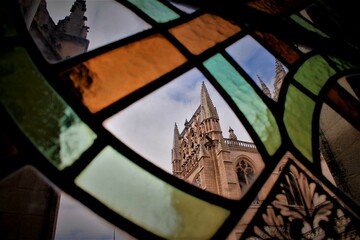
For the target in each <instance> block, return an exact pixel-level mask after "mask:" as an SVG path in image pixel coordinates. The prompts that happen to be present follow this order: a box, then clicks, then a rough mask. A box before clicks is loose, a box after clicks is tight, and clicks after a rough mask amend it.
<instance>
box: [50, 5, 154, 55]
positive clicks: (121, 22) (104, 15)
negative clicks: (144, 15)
mask: <svg viewBox="0 0 360 240" xmlns="http://www.w3.org/2000/svg"><path fill="white" fill-rule="evenodd" d="M46 2H47V8H48V11H49V13H50V16H51V18H52V19H53V21H54V22H55V24H57V23H58V21H59V20H62V19H64V18H65V16H68V15H70V9H71V6H72V5H73V3H74V2H75V0H47V1H46ZM85 16H86V17H87V21H86V22H85V24H86V25H87V26H88V27H90V28H89V32H88V36H87V38H88V39H89V40H90V44H89V49H88V50H89V51H90V50H92V49H95V48H98V47H101V46H103V45H106V44H108V43H111V42H114V41H117V40H120V39H123V38H125V37H128V36H131V35H133V34H135V33H138V32H142V31H144V30H146V29H149V28H151V26H150V25H149V24H147V23H146V22H144V21H143V20H142V19H141V18H139V17H138V16H137V15H136V14H134V13H133V12H131V11H129V9H127V8H126V7H124V6H123V5H121V4H119V3H118V2H116V1H114V0H87V1H86V12H85Z"/></svg>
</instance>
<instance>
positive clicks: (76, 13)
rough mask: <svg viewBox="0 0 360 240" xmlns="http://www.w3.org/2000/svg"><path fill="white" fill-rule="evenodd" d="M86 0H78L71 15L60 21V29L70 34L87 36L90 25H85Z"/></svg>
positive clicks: (72, 8)
mask: <svg viewBox="0 0 360 240" xmlns="http://www.w3.org/2000/svg"><path fill="white" fill-rule="evenodd" d="M85 11H86V0H76V1H75V2H74V4H73V5H72V7H71V9H70V12H71V13H70V15H69V16H66V17H65V18H64V19H63V20H60V21H59V22H58V29H59V31H62V32H64V33H66V34H68V35H72V36H75V37H80V38H86V36H87V32H88V29H89V27H88V26H86V25H85V21H86V20H87V18H86V17H85Z"/></svg>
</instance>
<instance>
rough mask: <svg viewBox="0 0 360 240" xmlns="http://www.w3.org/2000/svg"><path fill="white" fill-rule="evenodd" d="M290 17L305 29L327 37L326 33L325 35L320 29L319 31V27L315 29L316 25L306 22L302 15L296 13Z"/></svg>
mask: <svg viewBox="0 0 360 240" xmlns="http://www.w3.org/2000/svg"><path fill="white" fill-rule="evenodd" d="M290 18H291V19H292V20H294V21H295V22H296V23H297V24H299V25H300V26H302V27H303V28H305V29H306V30H308V31H310V32H314V33H317V34H319V35H320V36H322V37H326V38H329V36H328V35H326V34H325V33H323V32H322V31H320V30H319V29H317V28H316V27H314V26H313V25H312V24H310V23H309V22H307V21H306V20H304V19H303V18H302V17H300V16H298V15H295V14H293V15H291V16H290Z"/></svg>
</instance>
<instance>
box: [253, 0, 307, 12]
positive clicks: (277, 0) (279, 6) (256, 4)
mask: <svg viewBox="0 0 360 240" xmlns="http://www.w3.org/2000/svg"><path fill="white" fill-rule="evenodd" d="M311 1H312V0H300V1H299V0H254V1H251V2H248V3H246V5H248V6H250V7H252V8H255V9H257V10H260V11H262V12H265V13H268V14H273V15H276V14H279V13H284V12H287V11H291V10H294V9H297V8H301V7H303V6H306V5H307V4H310V3H311Z"/></svg>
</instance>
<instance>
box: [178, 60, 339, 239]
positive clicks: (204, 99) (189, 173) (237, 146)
mask: <svg viewBox="0 0 360 240" xmlns="http://www.w3.org/2000/svg"><path fill="white" fill-rule="evenodd" d="M277 68H279V69H280V70H279V71H278V70H277V71H276V72H277V73H279V74H280V75H281V77H282V79H283V78H284V76H285V74H283V73H285V72H284V71H283V69H282V68H280V67H279V66H277ZM277 77H279V75H277ZM276 79H277V81H275V84H274V85H275V89H276V86H278V87H280V86H281V83H282V79H278V78H276ZM260 80H261V79H260ZM269 92H270V91H269ZM278 92H279V91H277V90H275V91H274V94H273V96H272V97H276V98H277V97H278ZM200 101H201V102H200V106H199V107H198V109H197V110H196V111H195V113H194V114H193V116H192V117H191V118H190V120H189V121H188V120H186V121H185V127H184V129H183V131H182V132H181V133H180V132H179V129H178V126H177V125H176V124H175V127H174V139H173V148H172V166H173V174H174V175H175V176H177V177H178V178H180V179H183V180H184V181H186V182H189V183H190V184H193V185H195V186H197V187H199V188H201V189H203V190H205V191H209V192H212V193H215V194H218V195H221V196H223V197H226V198H230V199H240V198H241V197H242V196H243V195H244V193H245V192H246V191H247V189H249V187H250V185H251V184H252V183H253V181H254V180H255V179H256V178H257V176H258V175H259V174H260V173H261V171H262V170H263V169H264V167H265V164H264V161H263V159H262V158H261V155H260V153H259V152H258V150H257V148H256V146H255V144H253V143H250V142H244V141H240V140H238V139H237V136H236V133H234V130H233V129H232V128H231V127H229V130H228V132H229V134H228V137H227V138H226V137H224V136H223V132H222V130H221V127H220V118H219V115H218V112H217V110H216V108H215V106H214V104H213V102H212V100H211V98H210V96H209V93H208V91H207V89H206V86H205V84H204V83H203V84H202V86H201V100H200ZM290 158H291V159H295V158H294V157H293V156H292V155H291V154H290V153H286V154H285V155H284V156H283V158H282V159H281V161H280V163H279V164H278V167H277V168H276V169H275V170H274V171H273V172H272V174H271V175H270V177H269V179H268V180H267V182H266V184H265V185H264V186H263V188H262V189H261V190H260V191H259V193H258V195H257V196H254V201H253V204H252V205H251V206H250V207H249V208H248V210H247V212H246V214H245V215H244V216H245V217H243V218H242V219H241V221H240V222H239V223H238V225H237V226H236V227H235V229H234V231H233V232H232V233H231V234H230V235H229V237H228V239H229V240H232V239H238V238H239V237H240V236H241V235H242V233H243V232H244V230H245V228H246V226H247V225H248V224H249V222H250V220H251V219H252V218H253V216H254V215H255V213H256V212H257V210H258V208H259V207H260V204H261V203H262V202H263V200H265V198H266V197H267V195H268V194H269V192H270V190H271V188H272V186H273V184H274V183H275V182H276V180H277V179H278V176H279V174H280V172H281V170H282V167H283V166H284V165H285V164H286V162H287V161H288V159H290ZM321 165H322V172H323V174H324V175H325V176H326V177H327V178H328V179H329V181H331V182H332V183H334V184H335V181H334V179H333V178H332V176H331V173H330V170H329V168H328V165H327V164H326V162H325V161H324V159H322V161H321ZM292 187H293V186H289V188H290V189H291V188H292ZM285 201H287V203H286V204H290V205H292V204H295V205H296V203H294V202H291V201H292V200H285Z"/></svg>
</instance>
